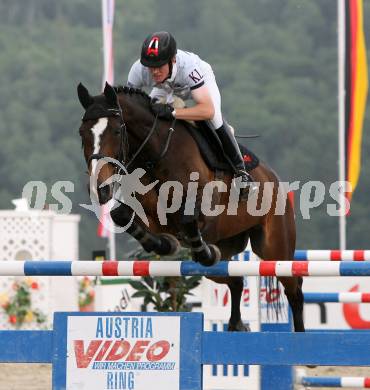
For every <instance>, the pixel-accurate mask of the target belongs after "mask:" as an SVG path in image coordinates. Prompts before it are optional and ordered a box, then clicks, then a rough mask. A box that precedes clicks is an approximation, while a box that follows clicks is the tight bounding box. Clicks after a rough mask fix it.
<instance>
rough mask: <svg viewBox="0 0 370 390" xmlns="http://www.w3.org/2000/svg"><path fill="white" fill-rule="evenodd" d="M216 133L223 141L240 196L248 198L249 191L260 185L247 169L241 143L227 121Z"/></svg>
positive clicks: (244, 198) (243, 198) (225, 153)
mask: <svg viewBox="0 0 370 390" xmlns="http://www.w3.org/2000/svg"><path fill="white" fill-rule="evenodd" d="M216 134H217V136H218V138H219V139H220V141H221V143H222V146H223V149H224V155H225V158H226V159H227V161H228V162H229V164H230V165H231V167H232V168H233V170H234V174H235V178H236V179H237V181H238V183H239V186H240V198H241V199H242V200H247V199H248V195H249V193H252V192H254V191H256V190H257V188H258V187H257V186H256V184H255V183H254V182H253V181H252V178H251V176H250V174H249V173H248V172H246V170H245V166H244V161H243V157H242V154H241V153H240V149H239V145H238V143H237V142H236V139H235V137H234V135H233V134H232V132H231V130H230V129H229V126H228V125H227V124H225V123H224V124H223V125H222V126H221V127H219V128H218V129H216Z"/></svg>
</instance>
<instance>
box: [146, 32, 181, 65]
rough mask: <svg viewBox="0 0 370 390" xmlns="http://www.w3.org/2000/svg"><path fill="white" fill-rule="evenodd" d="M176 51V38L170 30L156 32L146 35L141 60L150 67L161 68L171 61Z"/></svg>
mask: <svg viewBox="0 0 370 390" xmlns="http://www.w3.org/2000/svg"><path fill="white" fill-rule="evenodd" d="M176 52H177V50H176V41H175V38H174V37H173V36H172V35H171V34H170V33H169V32H167V31H160V32H155V33H153V34H150V35H148V36H147V37H146V39H145V41H144V43H143V46H142V48H141V57H140V62H141V63H142V64H143V65H144V66H147V67H149V68H159V67H160V66H162V65H164V64H167V63H169V62H170V61H171V58H172V57H173V56H174V55H175V54H176Z"/></svg>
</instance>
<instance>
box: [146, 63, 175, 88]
mask: <svg viewBox="0 0 370 390" xmlns="http://www.w3.org/2000/svg"><path fill="white" fill-rule="evenodd" d="M149 71H150V74H151V75H152V77H153V80H154V81H155V82H156V84H160V83H163V81H165V80H166V78H167V77H168V76H169V74H170V67H169V65H168V64H164V65H162V66H160V67H158V68H149Z"/></svg>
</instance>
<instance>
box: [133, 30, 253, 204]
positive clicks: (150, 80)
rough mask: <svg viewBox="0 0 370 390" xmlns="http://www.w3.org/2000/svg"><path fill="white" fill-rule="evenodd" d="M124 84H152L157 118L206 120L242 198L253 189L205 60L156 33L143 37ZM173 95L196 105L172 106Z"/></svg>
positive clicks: (165, 36)
mask: <svg viewBox="0 0 370 390" xmlns="http://www.w3.org/2000/svg"><path fill="white" fill-rule="evenodd" d="M127 85H128V86H130V87H135V88H141V87H152V91H151V93H150V96H151V97H152V99H153V102H155V103H154V104H152V109H153V112H154V113H155V114H157V115H158V117H160V118H164V119H168V120H174V118H176V119H185V120H195V121H201V120H202V121H207V124H208V126H209V127H210V128H212V129H214V130H215V132H216V134H217V136H218V138H219V139H220V141H221V143H222V145H223V148H224V153H225V157H226V158H227V160H228V161H229V162H230V164H231V165H232V168H233V170H234V174H235V176H236V177H237V178H239V179H240V187H241V195H242V198H243V195H244V197H245V196H246V195H247V194H248V192H249V190H254V189H255V186H254V184H252V180H251V177H250V175H249V174H248V173H247V172H246V171H245V167H244V161H243V157H242V155H241V153H240V150H239V146H238V144H237V142H236V140H235V137H234V135H233V133H232V131H231V130H230V128H229V126H228V125H227V124H225V123H224V121H223V118H222V113H221V96H220V92H219V89H218V86H217V83H216V79H215V76H214V74H213V70H212V68H211V66H210V65H209V64H208V63H207V62H205V61H203V60H201V59H200V58H199V57H198V56H197V55H196V54H194V53H190V52H187V51H183V50H177V49H176V41H175V39H174V37H173V36H172V35H171V34H170V33H168V32H166V31H160V32H156V33H153V34H150V35H149V36H148V37H147V38H146V39H145V41H144V43H143V45H142V48H141V58H140V60H137V61H136V62H135V63H134V64H133V65H132V67H131V70H130V72H129V75H128V81H127ZM174 95H175V96H178V97H180V98H181V99H183V100H186V99H189V98H191V99H192V100H193V101H194V102H195V105H194V106H193V107H186V108H176V109H174V108H173V107H172V104H173V103H174ZM155 98H156V99H155ZM157 101H162V102H163V101H164V102H165V103H166V104H163V103H157Z"/></svg>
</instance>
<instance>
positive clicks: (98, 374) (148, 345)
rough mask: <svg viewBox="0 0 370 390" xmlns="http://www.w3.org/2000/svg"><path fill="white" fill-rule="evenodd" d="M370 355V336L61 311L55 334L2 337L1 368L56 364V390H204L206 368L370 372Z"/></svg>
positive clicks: (191, 316) (192, 317)
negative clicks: (219, 328)
mask: <svg viewBox="0 0 370 390" xmlns="http://www.w3.org/2000/svg"><path fill="white" fill-rule="evenodd" d="M323 346H325V348H323ZM369 350H370V332H363V333H359V334H353V333H351V334H349V333H345V332H333V333H327V332H326V333H325V332H317V333H316V332H315V333H281V332H277V333H275V332H266V333H238V332H207V331H203V314H201V313H55V315H54V329H53V330H52V331H0V362H10V363H52V365H53V389H54V390H62V389H70V390H72V389H79V390H87V389H88V390H91V389H94V390H103V389H104V390H107V389H130V390H147V389H149V388H150V389H152V388H155V389H161V390H201V389H202V365H204V364H258V365H271V366H276V365H279V366H281V365H289V366H291V365H307V364H314V365H339V366H345V365H353V366H364V365H365V366H370V354H369Z"/></svg>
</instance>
